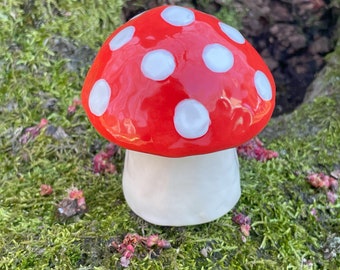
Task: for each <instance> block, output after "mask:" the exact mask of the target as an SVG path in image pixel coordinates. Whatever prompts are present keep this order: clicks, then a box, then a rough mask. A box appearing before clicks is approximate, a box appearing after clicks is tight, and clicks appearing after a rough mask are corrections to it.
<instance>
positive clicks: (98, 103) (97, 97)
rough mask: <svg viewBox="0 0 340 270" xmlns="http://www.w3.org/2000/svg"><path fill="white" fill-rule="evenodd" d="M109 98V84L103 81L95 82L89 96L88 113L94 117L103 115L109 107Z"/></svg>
mask: <svg viewBox="0 0 340 270" xmlns="http://www.w3.org/2000/svg"><path fill="white" fill-rule="evenodd" d="M110 96H111V89H110V86H109V84H108V83H107V82H106V81H105V80H104V79H100V80H98V81H96V83H95V84H94V85H93V87H92V89H91V92H90V96H89V107H90V111H91V112H92V113H93V114H94V115H96V116H101V115H103V113H104V112H105V111H106V109H107V106H108V105H109V101H110Z"/></svg>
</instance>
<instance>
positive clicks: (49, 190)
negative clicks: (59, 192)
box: [40, 184, 53, 196]
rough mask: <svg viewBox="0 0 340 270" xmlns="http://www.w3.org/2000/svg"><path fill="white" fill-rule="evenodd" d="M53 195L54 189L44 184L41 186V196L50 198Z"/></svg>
mask: <svg viewBox="0 0 340 270" xmlns="http://www.w3.org/2000/svg"><path fill="white" fill-rule="evenodd" d="M52 193H53V189H52V187H51V186H50V185H46V184H42V185H41V186H40V195H41V196H48V195H51V194H52Z"/></svg>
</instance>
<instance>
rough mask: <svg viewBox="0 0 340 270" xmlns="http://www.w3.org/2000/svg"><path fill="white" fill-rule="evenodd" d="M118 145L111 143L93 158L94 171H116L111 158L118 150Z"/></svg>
mask: <svg viewBox="0 0 340 270" xmlns="http://www.w3.org/2000/svg"><path fill="white" fill-rule="evenodd" d="M117 149H118V147H117V146H116V145H115V144H113V143H109V144H108V145H107V146H106V148H105V149H104V150H103V151H100V152H99V153H98V154H96V155H95V156H94V158H93V172H94V173H112V174H113V173H116V166H115V165H114V164H113V163H112V162H111V161H110V159H111V158H112V157H113V156H114V154H115V153H116V152H117Z"/></svg>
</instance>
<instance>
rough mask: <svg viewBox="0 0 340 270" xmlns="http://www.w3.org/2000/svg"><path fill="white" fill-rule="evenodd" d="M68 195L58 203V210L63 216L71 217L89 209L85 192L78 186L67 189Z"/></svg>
mask: <svg viewBox="0 0 340 270" xmlns="http://www.w3.org/2000/svg"><path fill="white" fill-rule="evenodd" d="M67 193H68V197H66V198H64V199H63V200H62V201H61V202H60V203H59V204H58V205H57V211H58V213H59V215H60V216H61V217H64V218H70V217H72V216H75V215H81V214H84V213H85V212H86V210H87V206H86V202H85V197H84V192H83V191H82V190H80V189H78V188H76V187H72V188H70V189H68V190H67Z"/></svg>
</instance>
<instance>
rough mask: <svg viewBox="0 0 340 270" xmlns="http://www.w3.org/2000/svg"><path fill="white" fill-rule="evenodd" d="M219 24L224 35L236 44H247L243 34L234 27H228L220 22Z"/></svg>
mask: <svg viewBox="0 0 340 270" xmlns="http://www.w3.org/2000/svg"><path fill="white" fill-rule="evenodd" d="M218 24H219V26H220V27H221V30H222V31H223V32H224V34H226V35H227V36H228V37H229V38H230V39H232V40H233V41H235V42H236V43H239V44H243V43H245V42H246V40H245V38H244V37H243V36H242V34H241V33H240V32H239V31H238V30H237V29H235V28H234V27H231V26H230V25H227V24H225V23H223V22H219V23H218Z"/></svg>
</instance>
